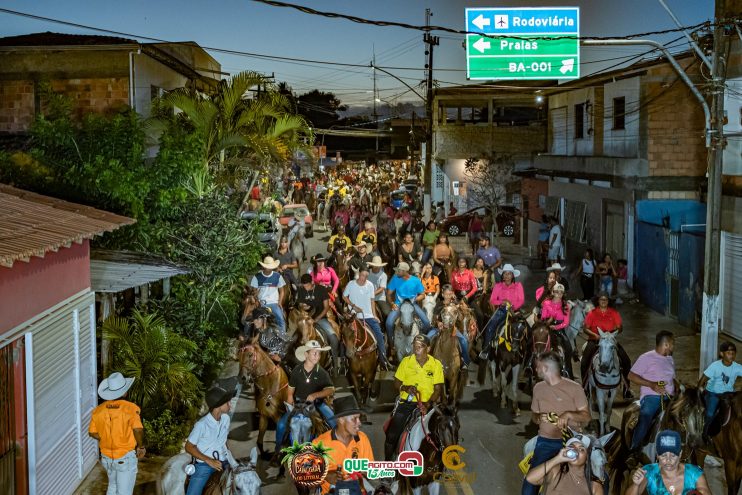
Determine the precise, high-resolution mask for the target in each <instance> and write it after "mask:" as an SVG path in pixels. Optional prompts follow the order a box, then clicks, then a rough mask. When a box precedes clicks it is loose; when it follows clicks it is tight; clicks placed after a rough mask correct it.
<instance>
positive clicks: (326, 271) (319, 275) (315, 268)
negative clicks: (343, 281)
mask: <svg viewBox="0 0 742 495" xmlns="http://www.w3.org/2000/svg"><path fill="white" fill-rule="evenodd" d="M326 261H327V260H326V259H325V257H324V256H322V255H321V254H317V255H315V256H314V257H312V269H311V270H310V271H309V273H310V274H311V275H312V281H313V282H314V283H315V284H319V285H322V286H324V287H327V288H328V289H330V291H331V292H332V294H334V296H332V297H333V300H334V298H335V297H337V293H338V286H339V285H340V279H338V276H337V273H335V270H333V269H332V268H328V267H326V266H325V262H326Z"/></svg>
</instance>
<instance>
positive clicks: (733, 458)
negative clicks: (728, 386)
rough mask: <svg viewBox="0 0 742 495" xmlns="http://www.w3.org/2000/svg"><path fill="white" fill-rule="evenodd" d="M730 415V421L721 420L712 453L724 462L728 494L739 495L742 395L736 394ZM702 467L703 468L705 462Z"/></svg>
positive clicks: (713, 438)
mask: <svg viewBox="0 0 742 495" xmlns="http://www.w3.org/2000/svg"><path fill="white" fill-rule="evenodd" d="M719 407H720V408H721V407H722V404H719ZM728 414H729V415H728V419H726V418H721V420H722V421H721V422H722V423H723V424H722V425H721V431H720V432H719V433H718V434H717V435H715V436H714V437H712V439H711V448H712V453H713V454H714V455H715V456H716V457H719V458H720V459H722V460H723V461H724V474H725V475H726V481H727V494H728V495H737V493H738V492H739V487H740V484H742V440H741V439H742V394H740V393H735V394H734V396H733V397H732V399H731V401H730V404H729V413H728ZM724 419H726V421H724ZM700 465H701V466H703V462H701V463H700Z"/></svg>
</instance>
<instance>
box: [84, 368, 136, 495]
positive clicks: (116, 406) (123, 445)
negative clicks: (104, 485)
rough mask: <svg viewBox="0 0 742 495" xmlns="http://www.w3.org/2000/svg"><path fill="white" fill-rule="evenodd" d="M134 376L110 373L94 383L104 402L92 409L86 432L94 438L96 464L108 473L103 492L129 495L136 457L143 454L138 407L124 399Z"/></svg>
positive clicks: (132, 491)
mask: <svg viewBox="0 0 742 495" xmlns="http://www.w3.org/2000/svg"><path fill="white" fill-rule="evenodd" d="M133 383H134V378H124V376H123V375H122V374H121V373H112V374H111V375H110V376H109V377H108V378H106V379H105V380H103V381H102V382H101V383H100V385H99V386H98V395H99V396H100V398H101V399H103V401H104V402H102V403H101V404H100V405H99V406H98V407H96V408H95V409H93V414H92V416H91V418H90V426H89V427H88V435H90V436H91V437H93V438H95V439H96V440H98V444H99V448H100V463H101V464H102V465H103V468H104V469H105V470H106V474H108V491H107V492H106V494H107V495H131V494H132V493H134V485H135V484H136V481H137V470H138V459H141V458H142V457H144V454H145V453H146V449H145V448H144V426H142V420H141V418H140V410H139V406H137V405H136V404H134V403H132V402H129V401H127V400H124V399H125V398H126V394H127V392H128V391H129V388H131V385H132V384H133Z"/></svg>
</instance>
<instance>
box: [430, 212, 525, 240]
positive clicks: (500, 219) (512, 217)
mask: <svg viewBox="0 0 742 495" xmlns="http://www.w3.org/2000/svg"><path fill="white" fill-rule="evenodd" d="M475 212H476V213H479V216H480V217H482V216H484V215H485V214H489V212H490V209H489V208H488V207H486V206H480V207H479V208H473V209H471V210H469V211H466V212H464V213H461V214H458V215H453V216H450V217H446V218H444V219H443V221H442V222H441V223H440V224H438V230H440V231H441V232H445V233H447V234H448V235H449V236H453V237H455V236H458V235H464V234H466V232H467V230H469V222H470V221H471V219H472V216H474V213H475ZM518 215H520V210H518V209H517V208H516V207H514V206H508V205H503V206H500V207H498V209H497V227H498V228H499V229H500V233H502V235H504V236H505V237H513V236H514V235H515V232H516V226H517V217H518Z"/></svg>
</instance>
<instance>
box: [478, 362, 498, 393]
mask: <svg viewBox="0 0 742 495" xmlns="http://www.w3.org/2000/svg"><path fill="white" fill-rule="evenodd" d="M487 364H488V363H487V361H483V364H482V365H481V366H477V383H479V386H480V387H481V386H482V385H484V379H485V378H486V377H487V368H489V366H487ZM492 379H493V380H494V379H495V377H494V376H493V377H492Z"/></svg>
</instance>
